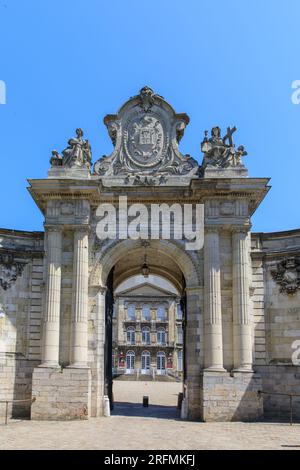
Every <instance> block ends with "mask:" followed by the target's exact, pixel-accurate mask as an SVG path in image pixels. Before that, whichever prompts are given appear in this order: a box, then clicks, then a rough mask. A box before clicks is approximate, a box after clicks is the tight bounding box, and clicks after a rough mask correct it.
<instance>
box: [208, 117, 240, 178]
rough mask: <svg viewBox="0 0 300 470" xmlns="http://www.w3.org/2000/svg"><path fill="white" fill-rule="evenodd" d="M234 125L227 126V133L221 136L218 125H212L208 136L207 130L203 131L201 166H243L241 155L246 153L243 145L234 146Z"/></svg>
mask: <svg viewBox="0 0 300 470" xmlns="http://www.w3.org/2000/svg"><path fill="white" fill-rule="evenodd" d="M235 131H236V127H232V128H230V127H227V133H226V134H225V136H224V137H221V129H220V127H218V126H217V127H213V128H212V130H211V137H210V138H208V137H207V135H208V131H205V133H204V140H203V142H202V143H201V151H202V152H203V153H204V158H203V162H202V168H203V169H205V168H206V167H207V166H210V167H219V168H228V167H240V166H243V163H242V157H243V156H245V155H247V152H246V151H245V148H244V146H243V145H240V146H239V147H238V148H235V145H234V143H233V140H232V134H233V133H234V132H235Z"/></svg>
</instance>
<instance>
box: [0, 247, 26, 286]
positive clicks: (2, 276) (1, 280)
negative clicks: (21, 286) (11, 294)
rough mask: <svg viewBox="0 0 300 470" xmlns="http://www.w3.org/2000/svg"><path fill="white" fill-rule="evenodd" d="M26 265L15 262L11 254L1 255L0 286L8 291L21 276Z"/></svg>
mask: <svg viewBox="0 0 300 470" xmlns="http://www.w3.org/2000/svg"><path fill="white" fill-rule="evenodd" d="M24 266H25V263H21V262H19V261H15V260H14V256H13V255H12V254H10V253H4V254H2V253H1V254H0V286H1V287H2V288H3V289H4V290H7V289H9V288H10V287H11V285H12V284H13V283H14V282H15V281H16V280H17V277H18V276H21V274H22V272H23V269H24Z"/></svg>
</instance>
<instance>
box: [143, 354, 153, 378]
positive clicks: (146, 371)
mask: <svg viewBox="0 0 300 470" xmlns="http://www.w3.org/2000/svg"><path fill="white" fill-rule="evenodd" d="M150 364H151V356H150V353H149V351H143V352H142V374H149V373H150Z"/></svg>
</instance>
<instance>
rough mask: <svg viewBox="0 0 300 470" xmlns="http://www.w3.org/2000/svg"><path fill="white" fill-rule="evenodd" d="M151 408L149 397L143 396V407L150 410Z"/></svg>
mask: <svg viewBox="0 0 300 470" xmlns="http://www.w3.org/2000/svg"><path fill="white" fill-rule="evenodd" d="M148 406H149V397H148V396H147V395H144V396H143V407H144V408H148Z"/></svg>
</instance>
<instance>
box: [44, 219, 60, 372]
mask: <svg viewBox="0 0 300 470" xmlns="http://www.w3.org/2000/svg"><path fill="white" fill-rule="evenodd" d="M46 233H47V279H46V298H45V316H44V334H43V352H42V365H41V367H59V323H60V295H61V253H62V232H61V229H60V227H47V228H46Z"/></svg>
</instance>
